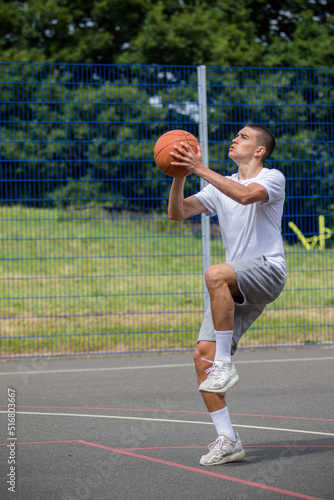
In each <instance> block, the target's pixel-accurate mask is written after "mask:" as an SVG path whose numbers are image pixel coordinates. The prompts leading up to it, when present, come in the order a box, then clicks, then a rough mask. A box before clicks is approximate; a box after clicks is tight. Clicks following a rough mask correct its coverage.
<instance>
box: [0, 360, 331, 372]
mask: <svg viewBox="0 0 334 500" xmlns="http://www.w3.org/2000/svg"><path fill="white" fill-rule="evenodd" d="M333 360H334V356H333V357H329V356H328V357H323V358H290V359H263V360H249V361H235V362H234V364H235V365H247V364H254V363H260V364H262V363H289V362H293V363H295V362H298V361H333ZM185 366H191V367H194V363H180V364H176V365H146V366H113V367H110V366H109V367H105V368H72V369H64V370H40V371H39V370H31V371H21V372H2V373H1V372H0V376H1V375H11V376H12V375H39V374H43V375H44V374H50V373H79V372H101V371H117V370H150V369H151V368H183V367H185Z"/></svg>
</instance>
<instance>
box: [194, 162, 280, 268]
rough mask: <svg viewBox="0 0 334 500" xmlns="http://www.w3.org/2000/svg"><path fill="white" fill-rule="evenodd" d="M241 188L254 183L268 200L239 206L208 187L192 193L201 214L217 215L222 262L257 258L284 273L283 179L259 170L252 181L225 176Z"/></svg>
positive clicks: (273, 173) (215, 189)
mask: <svg viewBox="0 0 334 500" xmlns="http://www.w3.org/2000/svg"><path fill="white" fill-rule="evenodd" d="M226 178H227V179H232V180H233V181H235V182H238V183H239V184H242V185H243V186H247V185H248V184H252V183H253V182H256V183H257V184H261V186H264V187H265V188H266V190H267V192H268V196H269V199H268V201H259V202H256V203H251V204H249V205H241V204H240V203H238V202H236V201H234V200H232V199H231V198H229V197H228V196H226V195H225V194H223V193H222V192H221V191H219V190H218V189H217V188H215V187H214V186H213V185H212V184H208V185H207V186H206V187H205V188H204V189H202V190H201V191H200V192H199V193H197V194H196V197H197V198H198V199H199V201H200V202H201V203H202V204H203V205H204V206H205V208H206V209H207V211H206V212H205V215H208V216H214V215H217V216H218V221H219V227H220V232H221V236H222V240H223V244H224V247H225V252H226V259H225V260H226V262H231V261H233V260H241V259H243V260H244V259H253V258H254V257H259V256H261V255H263V256H265V257H266V259H267V260H269V261H270V262H272V263H274V264H277V265H279V266H280V267H281V269H282V270H283V271H284V272H286V264H285V257H284V249H283V241H282V235H281V222H282V215H283V204H284V197H285V177H284V175H283V174H282V172H280V171H279V170H276V169H268V168H263V169H262V170H261V172H260V173H259V174H258V175H257V177H254V178H253V179H246V180H239V179H238V174H237V173H236V174H233V175H231V176H226Z"/></svg>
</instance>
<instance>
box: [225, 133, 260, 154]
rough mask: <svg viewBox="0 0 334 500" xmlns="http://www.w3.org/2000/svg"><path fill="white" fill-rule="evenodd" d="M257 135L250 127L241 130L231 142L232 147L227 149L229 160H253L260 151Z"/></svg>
mask: <svg viewBox="0 0 334 500" xmlns="http://www.w3.org/2000/svg"><path fill="white" fill-rule="evenodd" d="M257 135H258V133H257V132H256V130H254V129H252V128H250V127H244V128H243V129H241V130H240V131H239V132H238V133H237V134H236V136H235V138H234V139H233V140H232V145H231V147H230V149H229V152H228V155H229V157H230V158H231V160H234V161H236V162H238V161H240V160H243V161H250V160H252V159H253V158H254V154H256V152H257V151H258V150H259V149H261V146H259V144H258V142H257Z"/></svg>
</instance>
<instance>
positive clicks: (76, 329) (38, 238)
mask: <svg viewBox="0 0 334 500" xmlns="http://www.w3.org/2000/svg"><path fill="white" fill-rule="evenodd" d="M0 219H1V246H0V266H1V279H0V300H1V302H0V303H1V315H0V316H1V318H0V331H1V337H2V342H1V356H3V357H10V356H14V355H37V354H39V355H52V354H73V353H88V352H96V353H103V352H132V351H149V350H158V351H162V350H165V349H185V348H192V347H193V346H194V344H195V342H196V338H197V331H198V328H199V326H200V323H201V318H202V314H203V294H202V289H203V276H202V256H201V238H200V236H199V234H198V233H199V231H198V223H196V224H195V223H194V222H193V221H186V222H182V223H177V222H172V221H169V220H168V219H167V218H166V217H163V216H158V215H157V216H155V217H146V218H145V217H140V216H139V215H137V216H136V217H132V216H131V214H125V213H122V214H119V216H118V217H111V216H110V214H109V212H108V211H107V210H105V209H103V208H102V207H99V206H97V205H92V206H86V207H82V208H80V207H77V208H69V209H66V210H65V209H50V210H49V209H34V208H26V207H22V206H13V207H1V208H0ZM286 257H287V263H288V269H289V277H288V282H287V285H286V288H285V290H284V292H283V293H282V295H281V297H280V298H279V299H278V300H277V301H276V302H275V303H273V304H271V305H270V306H268V308H267V310H266V311H265V313H264V314H263V315H262V316H261V317H260V318H259V319H258V320H257V322H256V323H255V324H254V326H253V327H252V328H251V330H250V331H249V332H248V333H247V335H245V336H244V338H243V339H242V341H241V343H240V345H242V346H258V345H272V344H274V345H280V344H301V345H304V344H307V343H313V342H320V343H324V342H333V330H334V313H333V309H334V307H333V306H334V284H333V283H334V280H333V272H334V270H333V268H334V265H333V264H334V253H333V250H329V249H328V250H325V251H316V250H314V251H310V252H307V251H305V250H304V249H303V248H302V247H301V246H298V245H295V246H293V247H286ZM223 260H224V255H223V251H222V246H221V242H220V238H218V237H214V238H212V240H211V263H218V262H221V261H223Z"/></svg>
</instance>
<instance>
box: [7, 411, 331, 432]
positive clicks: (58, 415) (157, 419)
mask: <svg viewBox="0 0 334 500" xmlns="http://www.w3.org/2000/svg"><path fill="white" fill-rule="evenodd" d="M0 413H6V414H7V411H3V410H1V411H0ZM16 414H17V415H39V416H40V415H47V416H51V417H87V418H108V419H112V420H142V421H145V422H168V423H171V424H192V425H194V424H195V425H213V423H212V422H200V421H196V420H174V419H168V418H147V417H124V416H116V415H87V414H84V413H44V412H35V411H17V412H16ZM233 425H234V426H235V427H245V428H248V429H260V430H268V431H283V432H298V433H301V434H316V435H320V436H333V437H334V433H330V432H315V431H302V430H299V429H283V428H280V427H260V426H256V425H239V424H235V423H233Z"/></svg>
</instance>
